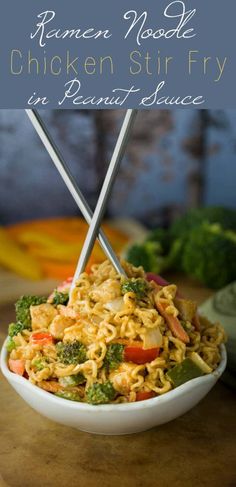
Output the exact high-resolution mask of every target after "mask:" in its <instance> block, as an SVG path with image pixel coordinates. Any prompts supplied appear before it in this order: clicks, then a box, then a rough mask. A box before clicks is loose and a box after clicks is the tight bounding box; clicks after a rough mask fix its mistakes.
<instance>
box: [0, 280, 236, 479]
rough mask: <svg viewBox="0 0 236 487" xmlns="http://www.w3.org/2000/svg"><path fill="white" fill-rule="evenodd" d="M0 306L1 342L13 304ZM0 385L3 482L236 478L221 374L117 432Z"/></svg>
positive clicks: (197, 293) (192, 287) (229, 394)
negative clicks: (97, 431)
mask: <svg viewBox="0 0 236 487" xmlns="http://www.w3.org/2000/svg"><path fill="white" fill-rule="evenodd" d="M173 277H174V276H173ZM180 288H181V289H182V291H185V293H186V294H188V296H189V297H192V298H195V299H196V300H197V301H198V302H200V301H202V300H204V299H205V298H206V297H208V296H209V294H210V291H209V290H206V289H204V288H198V287H197V286H196V284H195V283H194V282H192V281H189V280H184V281H182V286H180ZM186 291H188V293H187V292H186ZM0 313H1V323H2V325H1V329H0V339H1V342H2V341H3V339H4V337H5V334H6V330H7V323H8V322H9V321H11V320H12V319H13V318H14V308H13V306H12V305H5V306H3V305H2V307H1V309H0ZM0 387H1V393H0V394H1V412H0V431H1V434H0V474H1V475H2V479H3V480H4V481H5V483H6V484H7V485H8V486H9V487H54V486H55V487H67V486H70V487H97V486H100V485H102V486H103V487H111V486H112V487H116V486H117V487H118V486H119V487H149V486H150V487H153V486H158V487H170V486H171V487H192V486H194V487H213V486H214V487H234V486H236V469H235V463H236V441H235V439H236V414H235V398H236V395H235V392H233V391H232V390H230V389H228V388H227V387H226V386H225V385H224V384H223V383H221V382H220V383H218V384H217V385H216V386H215V388H214V389H213V390H212V391H211V392H210V393H209V394H208V396H207V397H206V398H205V399H204V400H203V401H202V402H201V403H200V404H199V405H198V406H197V407H195V408H194V409H193V410H192V411H190V412H189V413H187V414H185V415H184V416H182V417H181V418H178V419H176V420H175V421H172V422H170V423H168V424H166V425H163V426H159V427H158V428H154V429H152V430H150V431H147V432H144V433H138V434H136V435H126V436H121V437H109V436H98V435H91V434H88V433H82V432H80V431H77V430H75V429H72V428H68V427H64V426H60V425H58V424H56V423H54V422H52V421H49V420H48V419H45V418H43V417H42V416H40V415H39V414H38V413H36V412H35V411H33V410H32V409H31V408H30V407H29V406H28V405H27V404H25V403H24V401H23V400H22V399H21V398H20V397H19V396H18V395H17V394H16V393H15V392H14V391H13V390H12V389H11V387H10V386H9V385H8V383H7V382H6V380H5V379H4V378H3V377H2V376H1V378H0ZM0 485H4V484H1V481H0Z"/></svg>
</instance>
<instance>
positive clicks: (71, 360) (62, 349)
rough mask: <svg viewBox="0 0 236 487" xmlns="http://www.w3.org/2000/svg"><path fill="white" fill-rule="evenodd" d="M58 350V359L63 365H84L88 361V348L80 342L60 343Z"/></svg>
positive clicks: (57, 346)
mask: <svg viewBox="0 0 236 487" xmlns="http://www.w3.org/2000/svg"><path fill="white" fill-rule="evenodd" d="M56 349H57V355H58V358H59V360H60V362H62V363H63V364H66V365H69V364H82V363H83V362H85V361H86V347H85V346H84V345H83V343H81V342H79V341H78V340H74V341H73V342H66V343H63V342H59V343H57V345H56Z"/></svg>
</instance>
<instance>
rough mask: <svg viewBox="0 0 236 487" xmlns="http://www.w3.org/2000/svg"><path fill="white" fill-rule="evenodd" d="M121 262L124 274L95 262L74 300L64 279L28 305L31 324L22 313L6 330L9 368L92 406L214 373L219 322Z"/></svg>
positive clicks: (142, 396)
mask: <svg viewBox="0 0 236 487" xmlns="http://www.w3.org/2000/svg"><path fill="white" fill-rule="evenodd" d="M123 267H124V269H125V271H126V274H127V278H124V277H123V276H120V275H118V274H117V273H116V271H115V270H114V268H113V267H112V265H111V264H110V263H109V262H108V261H105V262H103V263H102V264H99V265H94V266H93V267H92V269H91V271H90V273H85V272H84V273H83V274H81V276H80V277H79V279H78V280H77V282H76V286H75V288H74V289H73V291H72V293H71V296H70V298H69V296H68V291H69V284H70V283H65V285H64V286H62V287H61V288H58V290H57V291H54V292H53V293H52V295H51V296H49V298H48V299H47V300H46V299H45V300H42V302H40V303H39V304H31V306H29V305H28V312H29V320H28V322H27V324H24V319H25V318H24V316H25V314H24V315H23V318H22V320H23V324H22V322H21V321H19V323H16V324H13V325H10V328H9V335H10V336H9V341H8V345H7V346H8V350H9V368H10V370H11V371H12V372H15V373H18V374H20V375H22V376H24V377H25V378H26V379H28V380H29V381H30V382H31V383H32V384H35V385H36V386H38V387H40V388H42V389H44V390H45V391H48V392H49V393H52V394H55V395H57V396H59V397H61V398H63V399H69V400H74V401H82V402H89V403H91V404H103V403H121V402H133V401H139V400H144V399H150V398H152V397H154V396H159V395H161V394H165V393H167V392H168V391H170V390H171V389H173V388H174V387H178V386H179V385H181V384H183V383H184V382H186V381H187V380H191V379H194V378H196V377H198V376H200V375H203V374H208V373H211V372H213V371H214V370H215V369H216V368H217V366H218V364H219V362H220V360H221V353H220V345H221V344H222V343H223V342H224V341H225V333H224V330H223V328H222V327H221V325H220V324H211V323H210V322H209V321H208V320H207V319H205V318H201V317H199V316H198V314H197V308H196V304H195V303H194V302H192V301H190V300H187V299H184V298H182V297H180V296H179V293H178V289H177V287H176V285H174V284H169V285H165V286H161V285H159V283H158V279H157V282H156V280H151V281H148V280H147V278H146V275H145V273H144V271H143V269H142V268H141V267H140V268H135V267H133V266H131V265H130V264H128V263H127V262H123ZM22 302H23V301H22ZM22 302H21V303H22ZM26 302H27V298H26ZM18 308H19V309H20V310H21V308H22V309H23V304H21V308H20V306H19V305H18ZM24 313H26V312H25V310H24ZM26 325H27V326H26ZM14 327H15V328H14ZM10 330H11V331H10Z"/></svg>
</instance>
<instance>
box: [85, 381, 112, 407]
mask: <svg viewBox="0 0 236 487" xmlns="http://www.w3.org/2000/svg"><path fill="white" fill-rule="evenodd" d="M86 397H87V401H88V402H89V403H90V404H107V403H109V402H111V401H114V399H115V397H116V391H115V389H114V387H113V385H112V383H111V382H110V381H107V382H105V383H104V384H99V383H98V382H97V383H95V384H93V385H92V386H90V387H89V388H88V390H87V394H86Z"/></svg>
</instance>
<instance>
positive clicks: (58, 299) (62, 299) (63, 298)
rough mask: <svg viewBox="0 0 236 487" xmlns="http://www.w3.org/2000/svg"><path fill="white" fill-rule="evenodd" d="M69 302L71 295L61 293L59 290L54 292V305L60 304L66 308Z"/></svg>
mask: <svg viewBox="0 0 236 487" xmlns="http://www.w3.org/2000/svg"><path fill="white" fill-rule="evenodd" d="M68 301H69V293H61V292H59V291H57V290H55V291H54V296H53V301H52V304H55V305H56V306H58V304H64V305H65V306H66V305H67V304H68Z"/></svg>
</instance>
